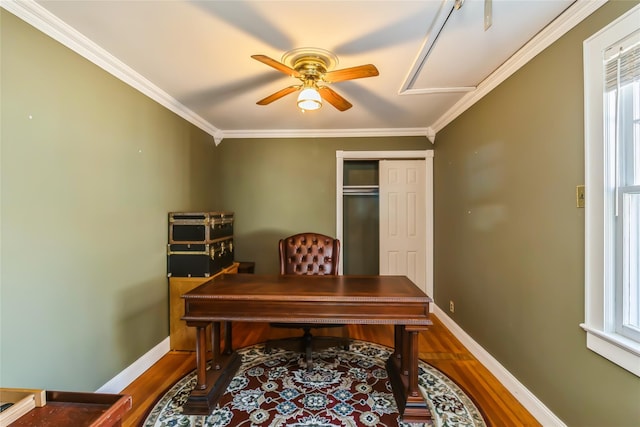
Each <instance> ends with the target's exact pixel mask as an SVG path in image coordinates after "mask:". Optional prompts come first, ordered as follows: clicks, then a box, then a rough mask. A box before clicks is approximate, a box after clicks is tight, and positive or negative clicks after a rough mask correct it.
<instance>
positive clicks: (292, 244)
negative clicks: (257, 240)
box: [279, 233, 340, 275]
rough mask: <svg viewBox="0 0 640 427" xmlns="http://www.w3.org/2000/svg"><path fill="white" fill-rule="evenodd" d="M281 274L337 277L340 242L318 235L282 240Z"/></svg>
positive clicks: (302, 234) (295, 236) (297, 235)
mask: <svg viewBox="0 0 640 427" xmlns="http://www.w3.org/2000/svg"><path fill="white" fill-rule="evenodd" d="M279 247H280V274H306V275H314V274H315V275H336V274H338V260H339V258H340V241H339V240H336V239H334V238H333V237H329V236H325V235H323V234H318V233H300V234H295V235H293V236H290V237H287V238H285V239H282V240H280V244H279Z"/></svg>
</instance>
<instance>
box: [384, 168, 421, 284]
mask: <svg viewBox="0 0 640 427" xmlns="http://www.w3.org/2000/svg"><path fill="white" fill-rule="evenodd" d="M379 165H380V173H379V176H380V183H379V185H380V274H382V275H403V276H407V277H408V278H409V279H410V280H411V281H412V282H413V283H415V284H416V285H418V286H419V287H420V289H422V290H423V291H424V292H426V291H427V289H426V266H425V262H426V252H425V246H426V242H425V239H426V233H425V217H426V213H425V211H426V203H425V194H426V193H425V161H424V160H381V161H380V162H379Z"/></svg>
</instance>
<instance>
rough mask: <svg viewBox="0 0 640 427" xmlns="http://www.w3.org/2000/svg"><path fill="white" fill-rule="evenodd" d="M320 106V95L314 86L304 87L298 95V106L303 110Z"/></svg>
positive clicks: (310, 109)
mask: <svg viewBox="0 0 640 427" xmlns="http://www.w3.org/2000/svg"><path fill="white" fill-rule="evenodd" d="M320 107H322V97H321V96H320V94H319V93H318V91H317V90H315V89H314V88H305V89H303V90H302V91H301V92H300V95H298V108H300V109H301V110H304V111H307V110H309V111H312V110H317V109H318V108H320Z"/></svg>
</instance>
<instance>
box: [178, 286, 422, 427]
mask: <svg viewBox="0 0 640 427" xmlns="http://www.w3.org/2000/svg"><path fill="white" fill-rule="evenodd" d="M182 297H183V298H184V301H185V315H184V317H183V319H184V320H185V321H186V322H187V325H188V326H191V327H195V328H196V373H197V383H196V386H195V389H194V390H193V391H192V392H191V395H190V397H189V399H188V401H187V403H186V404H185V406H184V407H183V411H184V413H185V414H208V413H210V412H211V411H212V410H213V409H214V407H215V404H216V402H217V400H218V399H219V398H220V396H222V394H223V393H224V391H225V390H226V388H227V385H228V384H229V382H230V381H231V379H232V378H233V375H234V374H235V372H236V371H237V369H238V367H239V366H240V357H239V356H238V354H237V353H236V352H232V353H231V354H225V355H222V354H221V352H220V324H221V322H229V321H233V322H265V321H266V322H285V323H286V322H291V323H300V322H302V323H320V324H331V323H344V324H389V325H394V345H395V349H394V352H393V354H392V355H391V356H390V357H389V359H388V360H387V364H386V366H387V371H388V373H389V378H390V382H391V385H392V388H393V393H394V397H395V399H396V403H397V405H398V410H399V412H400V414H401V417H402V419H403V420H404V421H405V422H425V421H428V420H429V419H431V413H430V411H429V409H428V406H427V403H426V401H425V399H424V397H423V396H422V394H421V393H420V390H419V388H418V334H419V332H421V331H425V330H426V329H427V327H428V326H429V325H431V321H430V320H429V303H430V302H431V301H432V300H431V298H429V297H428V296H427V295H425V294H424V292H422V291H421V290H420V289H419V288H418V287H417V286H416V285H415V284H414V283H413V282H411V281H410V280H409V279H407V278H406V277H405V276H287V275H251V274H240V275H238V274H236V275H225V276H221V277H219V278H218V279H216V280H213V281H210V282H207V283H205V284H203V285H201V286H199V287H197V288H195V289H194V290H192V291H190V292H188V293H186V294H184V295H183V296H182ZM209 325H211V341H212V347H211V350H212V363H211V369H209V370H208V371H207V369H206V364H207V363H206V355H207V345H206V331H207V327H208V326H209Z"/></svg>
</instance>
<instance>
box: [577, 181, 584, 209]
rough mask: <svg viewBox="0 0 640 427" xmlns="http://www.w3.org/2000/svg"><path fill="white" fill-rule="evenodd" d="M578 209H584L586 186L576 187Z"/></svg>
mask: <svg viewBox="0 0 640 427" xmlns="http://www.w3.org/2000/svg"><path fill="white" fill-rule="evenodd" d="M576 207H578V208H584V185H578V186H576Z"/></svg>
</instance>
